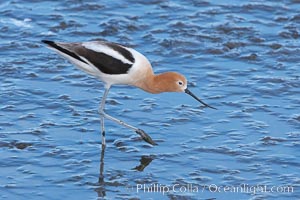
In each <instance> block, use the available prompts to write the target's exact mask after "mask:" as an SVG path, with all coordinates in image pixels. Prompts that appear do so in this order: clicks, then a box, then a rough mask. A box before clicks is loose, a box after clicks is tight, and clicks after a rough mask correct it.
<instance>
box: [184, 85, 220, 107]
mask: <svg viewBox="0 0 300 200" xmlns="http://www.w3.org/2000/svg"><path fill="white" fill-rule="evenodd" d="M184 92H185V93H187V94H188V95H190V96H192V97H193V98H194V99H196V100H197V101H199V102H200V103H202V104H203V105H205V106H206V107H209V108H212V109H215V110H217V109H216V108H215V107H212V106H210V105H208V104H206V103H205V102H204V101H202V100H201V99H199V98H198V97H197V96H196V95H194V94H193V93H192V92H191V91H190V90H189V89H187V88H186V89H185V90H184Z"/></svg>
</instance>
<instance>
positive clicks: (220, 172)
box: [0, 0, 300, 199]
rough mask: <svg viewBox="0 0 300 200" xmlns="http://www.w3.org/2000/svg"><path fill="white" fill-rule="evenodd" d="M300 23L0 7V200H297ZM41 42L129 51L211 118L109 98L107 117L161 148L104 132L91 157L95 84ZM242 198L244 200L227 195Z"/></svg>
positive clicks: (15, 4)
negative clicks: (186, 90)
mask: <svg viewBox="0 0 300 200" xmlns="http://www.w3.org/2000/svg"><path fill="white" fill-rule="evenodd" d="M299 10H300V3H299V1H296V0H290V1H289V0H286V1H276V2H275V1H260V0H256V1H237V0H230V1H228V0H227V1H214V2H210V1H201V0H200V1H193V0H188V1H184V2H182V1H177V0H175V1H162V0H150V1H142V0H138V1H127V3H124V2H123V1H111V0H110V1H89V0H88V1H79V0H65V1H60V2H53V1H21V0H14V1H12V0H8V1H5V2H1V3H0V16H1V18H0V30H1V31H0V37H1V45H0V49H1V50H0V55H1V61H0V67H1V70H0V79H1V92H0V117H1V120H0V138H1V139H0V153H1V160H0V166H1V172H0V198H1V199H24V198H26V199H299V198H300V189H299V186H300V176H299V167H300V162H299V152H300V151H299V150H300V140H299V136H300V112H299V111H300V89H299V88H300V70H299V69H300V68H299V67H300V64H299V63H300V57H299V55H300V48H299V45H300V42H299V37H300V36H299V31H300V30H299V27H300V26H299V23H300V15H299ZM41 39H49V40H59V41H69V42H72V41H89V40H96V39H105V40H109V41H113V42H118V43H122V44H124V45H127V46H130V47H133V48H135V49H137V50H138V51H140V52H142V53H143V54H145V55H146V56H147V57H148V58H149V60H150V61H151V63H152V65H153V68H154V71H155V72H156V73H160V72H164V71H170V70H171V71H177V72H180V73H182V74H185V75H186V77H187V78H188V79H189V84H190V89H191V90H192V91H193V92H194V93H195V94H197V95H198V96H200V97H201V98H202V99H203V100H205V102H207V103H209V104H211V105H212V106H214V107H217V108H218V110H212V109H203V107H202V106H200V105H199V104H198V103H197V102H196V101H195V100H194V99H192V98H191V97H189V96H187V95H186V94H179V93H166V94H160V95H153V94H148V93H145V92H143V91H141V90H139V89H135V88H132V87H127V86H118V87H114V88H112V90H111V92H110V95H109V98H108V102H107V105H106V109H107V112H108V113H110V114H111V115H112V116H116V117H118V118H120V119H123V120H124V121H126V122H128V123H129V124H132V125H135V126H138V127H139V128H141V129H143V130H145V131H146V132H147V133H148V134H150V135H151V136H152V138H153V139H154V140H155V141H156V142H157V143H158V144H159V145H158V146H155V147H152V146H151V145H148V144H146V143H145V142H143V141H142V140H141V139H140V138H139V137H138V136H137V135H136V134H135V133H133V132H132V131H130V130H127V129H125V128H123V127H120V126H118V125H116V124H114V123H113V122H109V121H106V129H107V148H106V151H105V154H104V155H103V154H102V156H101V136H100V122H99V115H98V113H97V108H98V105H99V102H100V100H101V96H102V94H103V83H102V82H100V81H98V80H96V79H94V78H92V77H90V76H87V75H86V74H85V73H83V72H81V71H79V70H77V69H76V68H75V67H73V66H72V65H71V64H70V63H68V62H66V61H65V60H63V59H62V58H60V57H59V56H57V55H56V54H55V53H53V52H51V51H50V50H48V49H46V48H45V46H44V45H43V44H41V42H40V40H41ZM143 184H145V187H146V188H148V190H147V189H146V191H145V192H144V190H143V189H139V190H137V188H138V187H140V186H141V185H142V186H143V187H144V185H143ZM155 186H157V188H171V190H170V191H166V192H162V191H157V190H156V191H155V189H153V188H155ZM173 186H175V190H174V191H172V187H173ZM216 186H218V188H217V189H220V192H219V191H218V190H216ZM242 186H245V188H246V187H248V188H252V190H250V189H249V190H248V191H243V192H242V191H236V192H234V191H233V190H232V189H234V188H241V187H242ZM263 186H265V187H267V188H268V191H263V190H261V191H254V188H258V189H259V188H260V187H263ZM273 186H275V188H274V189H278V191H275V192H274V191H273V192H270V189H271V187H273ZM181 187H182V188H181ZM225 187H229V188H231V190H230V191H226V192H225V190H224V188H225ZM149 188H150V189H149ZM151 188H152V189H153V190H152V191H151ZM196 188H197V189H198V191H196ZM287 188H289V189H291V188H292V189H293V190H289V191H287V190H286V189H287ZM180 189H181V190H180ZM258 189H257V190H258ZM164 190H167V189H164Z"/></svg>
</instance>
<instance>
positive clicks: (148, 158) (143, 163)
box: [95, 146, 155, 197]
mask: <svg viewBox="0 0 300 200" xmlns="http://www.w3.org/2000/svg"><path fill="white" fill-rule="evenodd" d="M100 155H101V156H100V173H99V178H98V185H99V187H97V188H96V189H95V191H96V192H97V193H98V197H105V196H106V189H105V186H106V185H107V184H106V182H105V180H104V178H105V177H104V173H103V172H104V155H105V146H102V149H101V154H100ZM154 158H155V157H154V156H153V155H143V156H141V159H140V163H139V165H137V166H136V167H134V168H132V170H136V171H140V172H141V171H144V169H145V168H146V167H147V166H148V165H149V164H150V163H151V162H152V160H154Z"/></svg>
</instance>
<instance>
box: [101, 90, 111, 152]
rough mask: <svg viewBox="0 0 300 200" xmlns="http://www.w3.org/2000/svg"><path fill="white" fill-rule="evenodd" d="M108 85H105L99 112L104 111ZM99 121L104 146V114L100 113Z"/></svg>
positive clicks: (103, 145)
mask: <svg viewBox="0 0 300 200" xmlns="http://www.w3.org/2000/svg"><path fill="white" fill-rule="evenodd" d="M109 88H110V87H107V88H106V89H105V91H104V94H103V97H102V100H101V103H100V106H99V113H100V114H101V113H104V106H105V101H106V97H107V95H108V91H109ZM100 123H101V134H102V147H105V145H106V141H105V127H104V116H103V115H102V114H101V116H100Z"/></svg>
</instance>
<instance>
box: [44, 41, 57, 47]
mask: <svg viewBox="0 0 300 200" xmlns="http://www.w3.org/2000/svg"><path fill="white" fill-rule="evenodd" d="M42 42H43V43H45V44H48V45H50V46H53V45H54V44H55V42H53V41H50V40H42Z"/></svg>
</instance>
